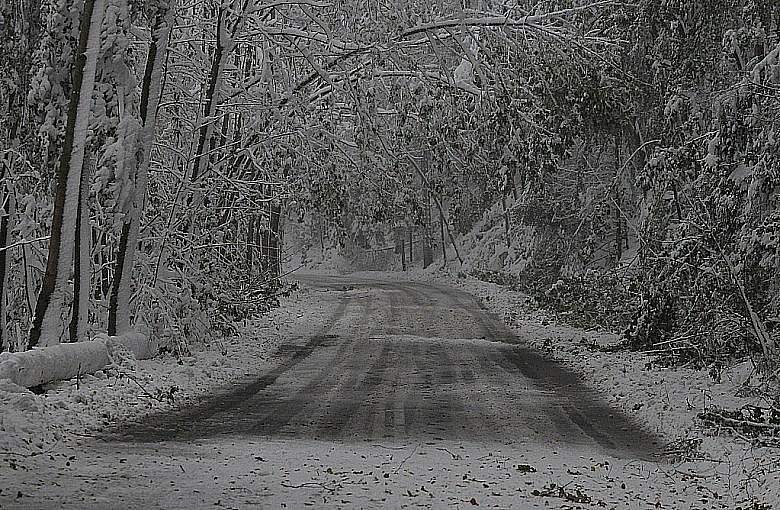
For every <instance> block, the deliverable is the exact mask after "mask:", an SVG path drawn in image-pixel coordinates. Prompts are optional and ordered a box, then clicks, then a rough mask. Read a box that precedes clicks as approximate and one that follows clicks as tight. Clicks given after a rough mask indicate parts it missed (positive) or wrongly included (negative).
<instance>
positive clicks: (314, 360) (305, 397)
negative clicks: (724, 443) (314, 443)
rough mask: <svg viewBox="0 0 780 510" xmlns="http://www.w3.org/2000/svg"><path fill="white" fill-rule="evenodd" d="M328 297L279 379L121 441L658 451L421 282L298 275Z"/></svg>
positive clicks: (449, 294) (488, 320) (463, 299)
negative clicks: (524, 443) (237, 439)
mask: <svg viewBox="0 0 780 510" xmlns="http://www.w3.org/2000/svg"><path fill="white" fill-rule="evenodd" d="M302 281H303V282H304V283H305V284H306V285H308V286H313V287H319V288H325V289H330V290H331V291H332V292H330V293H327V294H324V296H327V298H329V299H337V300H338V301H339V304H338V305H337V306H335V307H334V308H335V313H334V315H333V317H331V319H330V321H329V322H328V325H327V327H326V330H325V331H322V332H320V334H318V335H315V336H313V337H310V338H306V337H301V338H299V339H297V341H296V342H291V343H286V344H284V345H283V346H282V349H281V350H280V359H281V361H280V363H279V365H278V367H277V368H276V369H275V370H273V371H271V372H270V373H268V374H264V375H263V376H262V377H260V378H259V379H258V380H257V381H255V382H253V383H251V384H248V385H246V386H244V387H241V388H238V389H236V390H235V391H234V392H232V393H228V394H226V395H219V396H217V397H216V398H214V399H212V400H211V401H208V402H206V403H204V404H203V405H202V406H199V407H197V408H195V409H191V410H189V411H187V412H186V413H184V414H173V415H163V416H158V417H154V418H153V419H151V420H148V421H146V422H144V423H143V424H140V425H139V426H136V427H130V428H127V429H126V430H123V431H121V433H122V434H123V435H124V436H125V437H124V439H126V440H130V439H132V440H134V441H161V440H192V439H199V438H212V437H215V436H224V435H229V436H268V437H276V438H290V439H302V438H305V439H327V440H334V439H335V440H339V441H351V440H356V441H361V440H376V439H398V440H410V439H415V438H418V439H421V440H445V439H446V440H463V441H474V442H484V441H490V442H498V443H504V444H512V443H514V442H516V441H518V440H520V439H527V440H533V441H536V442H539V443H540V444H545V445H552V444H556V445H557V444H576V445H592V446H593V447H594V448H601V449H603V450H605V451H608V452H610V453H612V454H614V455H617V456H622V457H627V458H631V457H647V456H648V455H651V454H653V453H654V452H655V451H656V450H657V448H656V447H657V446H658V443H659V441H658V440H657V439H656V438H654V437H652V436H651V435H650V434H648V433H646V432H644V431H643V430H642V429H641V428H639V427H637V426H636V425H634V424H633V423H631V422H630V421H629V420H628V419H627V418H626V417H625V416H623V415H622V414H621V413H620V412H618V411H614V410H611V409H610V408H609V407H608V406H607V405H606V404H605V403H604V402H602V401H601V400H600V399H599V398H598V397H597V396H596V395H595V394H593V393H591V392H590V391H588V390H587V389H585V388H584V387H583V385H582V383H581V381H580V380H579V379H578V377H577V376H576V375H575V374H573V373H572V372H570V371H567V370H565V369H563V368H561V367H559V366H557V365H556V364H555V363H552V362H550V361H547V360H546V359H545V358H543V357H541V356H540V355H538V354H537V353H535V352H533V351H531V350H528V349H524V348H523V347H522V346H520V345H518V342H519V340H518V339H517V338H515V337H514V336H513V335H512V334H511V333H510V332H509V331H508V330H507V329H506V328H505V327H504V325H503V324H502V323H501V322H500V321H499V320H497V319H496V318H495V317H493V316H491V315H490V314H489V313H488V312H487V311H485V310H484V309H483V308H481V307H480V306H479V305H478V304H477V302H476V301H475V300H474V298H473V297H471V296H470V295H468V294H466V293H464V292H462V291H458V290H454V289H449V288H446V287H439V286H433V285H427V284H420V283H408V282H405V283H404V282H389V281H382V280H374V279H366V278H357V279H356V278H355V277H340V276H313V275H312V276H308V277H303V279H302Z"/></svg>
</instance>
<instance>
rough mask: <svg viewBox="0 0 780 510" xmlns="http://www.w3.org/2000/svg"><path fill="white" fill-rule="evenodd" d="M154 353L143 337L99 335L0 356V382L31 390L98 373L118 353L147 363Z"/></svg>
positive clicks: (153, 343)
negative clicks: (79, 340)
mask: <svg viewBox="0 0 780 510" xmlns="http://www.w3.org/2000/svg"><path fill="white" fill-rule="evenodd" d="M158 349H159V346H158V345H157V342H156V341H154V340H151V339H150V338H148V337H147V336H146V335H143V334H141V333H127V334H124V335H120V336H111V337H110V336H108V335H106V334H101V335H99V336H98V337H97V338H96V339H95V340H90V341H86V342H76V343H69V344H58V345H52V346H48V347H40V348H35V349H32V350H30V351H24V352H14V353H8V352H4V353H2V354H0V379H9V380H11V381H12V382H13V383H14V384H18V385H19V386H23V387H25V388H31V387H33V386H39V385H41V384H45V383H48V382H52V381H60V380H63V379H72V378H73V377H79V376H81V375H84V374H92V373H94V372H97V371H98V370H102V369H104V368H106V367H107V366H108V365H110V364H111V362H112V360H113V358H114V356H115V355H116V353H117V352H119V351H124V350H128V351H130V352H131V353H132V354H133V355H134V356H135V357H136V359H148V358H152V357H154V356H156V355H157V352H158Z"/></svg>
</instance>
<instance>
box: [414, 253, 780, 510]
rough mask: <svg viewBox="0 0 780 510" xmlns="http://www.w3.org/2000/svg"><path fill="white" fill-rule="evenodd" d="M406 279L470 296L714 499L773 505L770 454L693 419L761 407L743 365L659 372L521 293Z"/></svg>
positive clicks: (778, 492) (443, 277) (446, 278)
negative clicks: (662, 446)
mask: <svg viewBox="0 0 780 510" xmlns="http://www.w3.org/2000/svg"><path fill="white" fill-rule="evenodd" d="M409 278H413V279H416V280H419V281H426V282H430V283H434V284H443V285H447V286H451V287H456V288H460V289H462V290H464V291H466V292H469V293H470V294H473V295H474V296H476V297H477V298H478V299H479V300H480V301H481V303H482V304H483V305H484V306H485V308H487V309H488V310H489V311H490V312H492V313H494V314H495V315H497V316H498V317H499V318H501V319H503V321H504V323H505V324H507V325H508V326H509V327H510V328H511V329H512V330H513V331H514V332H515V333H516V334H517V336H518V338H519V339H520V341H521V342H523V343H524V344H526V345H529V346H531V347H534V348H536V349H538V350H540V351H543V352H545V353H546V354H547V356H549V357H550V358H551V359H556V360H558V361H560V362H561V363H563V364H564V365H566V366H569V367H571V368H573V369H574V370H575V371H576V372H577V373H579V374H580V376H581V377H582V380H583V382H584V383H585V384H586V385H588V386H589V387H591V388H593V389H595V390H597V391H598V392H599V393H600V394H601V395H602V396H603V398H605V399H606V400H607V401H608V402H609V403H610V405H611V406H613V407H614V408H616V409H620V410H622V411H624V412H625V413H626V414H627V415H628V416H631V417H633V418H634V419H635V420H636V421H637V422H638V423H641V424H643V425H644V426H645V427H647V428H648V429H650V430H652V431H654V432H657V433H658V434H660V435H661V437H663V438H665V439H666V440H667V441H668V445H669V447H668V451H669V453H670V454H671V458H672V460H673V467H674V470H675V471H677V472H683V473H687V475H686V476H690V477H692V478H702V479H707V480H708V486H709V485H712V489H711V490H712V491H715V492H717V491H718V490H722V489H718V487H719V486H721V485H723V484H728V490H729V491H730V492H731V496H732V498H733V499H734V500H739V499H740V497H739V496H741V497H742V498H747V497H748V496H751V495H752V496H755V497H756V498H757V500H761V501H780V476H779V475H778V474H777V473H780V452H779V451H778V449H777V448H770V447H763V446H757V445H755V444H754V443H752V442H751V441H750V440H748V439H746V438H743V437H739V436H738V435H732V434H730V432H729V431H722V433H721V434H718V433H717V432H718V431H714V430H712V429H710V428H706V427H704V426H703V425H702V424H701V423H700V422H699V421H698V419H697V416H698V414H699V413H701V412H702V411H705V410H707V409H708V408H709V407H711V406H717V407H720V408H727V409H740V408H741V407H742V406H745V405H762V404H765V403H764V402H762V401H761V398H760V397H758V396H757V392H755V391H752V390H753V388H752V386H751V385H752V384H753V379H754V378H755V377H754V376H755V371H754V367H753V364H752V362H751V361H750V360H742V361H738V362H735V363H734V364H732V365H731V366H728V367H726V368H724V370H723V372H722V373H720V374H719V380H715V379H714V378H713V377H712V376H711V374H710V373H708V372H707V371H706V370H694V369H690V368H685V367H665V366H662V365H659V364H658V363H656V362H655V358H654V357H652V356H650V355H647V354H643V353H640V352H631V351H618V352H605V350H604V348H605V347H609V346H612V345H615V344H617V343H618V342H619V340H620V338H619V336H618V335H615V334H613V333H607V332H604V331H598V330H583V329H578V328H574V327H570V326H566V325H564V324H561V323H560V322H559V321H557V320H556V318H555V316H554V314H552V313H550V312H547V311H545V310H541V309H539V308H538V307H537V306H535V304H534V303H533V300H532V299H531V298H530V297H528V296H526V295H524V294H522V293H520V292H516V291H512V290H510V289H508V288H505V287H501V286H499V285H496V284H492V283H486V282H483V281H480V280H477V279H475V278H472V277H463V275H461V276H460V277H459V276H455V275H453V274H451V273H448V272H445V271H440V270H438V269H435V268H431V269H429V270H427V271H418V272H415V273H411V274H410V275H409V276H408V277H407V279H409ZM720 494H721V495H722V494H723V492H720ZM766 508H769V507H766Z"/></svg>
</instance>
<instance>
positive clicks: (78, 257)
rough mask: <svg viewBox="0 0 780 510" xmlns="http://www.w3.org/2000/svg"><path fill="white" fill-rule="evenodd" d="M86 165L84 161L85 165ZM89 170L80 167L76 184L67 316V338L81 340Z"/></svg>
mask: <svg viewBox="0 0 780 510" xmlns="http://www.w3.org/2000/svg"><path fill="white" fill-rule="evenodd" d="M85 166H87V165H85ZM90 177H91V176H90V172H89V170H88V169H86V170H84V169H82V172H81V183H80V185H79V209H78V214H77V215H76V235H75V239H76V244H75V246H74V250H73V251H74V257H73V261H74V267H73V307H72V310H73V311H72V313H71V318H70V328H69V329H70V341H71V342H78V341H80V340H83V339H84V338H85V336H86V334H87V324H88V323H89V295H90V290H91V288H92V286H91V280H90V275H91V274H92V259H91V257H90V253H91V251H92V250H91V244H92V243H91V240H92V227H91V226H90V223H89V205H88V201H87V199H88V198H89V181H90Z"/></svg>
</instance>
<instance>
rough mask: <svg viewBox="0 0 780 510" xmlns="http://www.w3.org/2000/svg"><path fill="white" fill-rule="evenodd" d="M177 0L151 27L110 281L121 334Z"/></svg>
mask: <svg viewBox="0 0 780 510" xmlns="http://www.w3.org/2000/svg"><path fill="white" fill-rule="evenodd" d="M177 1H178V0H171V1H170V2H169V3H168V6H167V8H164V7H160V10H159V11H158V12H157V16H156V18H155V22H154V26H153V27H152V41H151V43H150V45H149V52H148V55H147V59H146V69H145V70H144V77H143V82H142V84H141V102H140V105H139V107H140V113H141V132H140V136H139V139H138V143H140V145H141V147H140V148H141V150H140V156H139V160H138V162H137V164H138V167H137V170H136V175H135V190H134V196H133V203H132V209H131V211H130V213H129V214H128V215H127V217H126V218H125V221H124V223H123V225H122V233H121V236H120V240H119V247H118V249H117V263H116V271H115V275H114V280H113V282H112V285H111V294H110V297H109V311H108V333H109V334H110V335H116V334H122V333H125V332H127V331H129V329H130V296H131V286H130V284H131V280H132V274H133V265H134V264H135V252H136V249H137V247H138V233H139V231H140V228H141V215H142V214H143V211H144V206H145V202H146V187H147V183H148V180H149V163H150V160H151V156H152V146H153V145H154V134H155V127H156V124H157V107H158V106H159V103H160V96H161V92H162V91H161V88H162V74H163V68H164V67H165V60H166V54H167V52H168V36H169V34H170V31H171V28H172V26H173V20H174V16H175V12H176V3H177Z"/></svg>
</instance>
